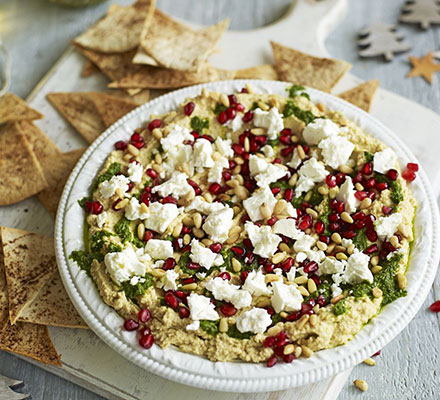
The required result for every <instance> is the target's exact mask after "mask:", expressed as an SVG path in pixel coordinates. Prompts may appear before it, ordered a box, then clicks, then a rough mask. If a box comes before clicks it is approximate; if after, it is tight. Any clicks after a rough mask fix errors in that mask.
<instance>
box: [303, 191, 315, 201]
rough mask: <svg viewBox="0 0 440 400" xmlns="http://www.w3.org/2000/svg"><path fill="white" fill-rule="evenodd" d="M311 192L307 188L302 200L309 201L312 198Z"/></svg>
mask: <svg viewBox="0 0 440 400" xmlns="http://www.w3.org/2000/svg"><path fill="white" fill-rule="evenodd" d="M312 194H313V192H312V191H311V190H309V191H308V192H307V193H306V195H305V196H304V201H309V200H310V199H311V198H312Z"/></svg>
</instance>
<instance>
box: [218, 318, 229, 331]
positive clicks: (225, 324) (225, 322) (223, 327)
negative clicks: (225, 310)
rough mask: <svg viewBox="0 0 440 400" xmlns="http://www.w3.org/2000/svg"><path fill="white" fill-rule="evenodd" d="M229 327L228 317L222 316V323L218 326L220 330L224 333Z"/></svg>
mask: <svg viewBox="0 0 440 400" xmlns="http://www.w3.org/2000/svg"><path fill="white" fill-rule="evenodd" d="M228 329H229V324H228V320H227V319H226V318H221V319H220V324H219V326H218V330H219V331H220V332H222V333H225V332H227V331H228Z"/></svg>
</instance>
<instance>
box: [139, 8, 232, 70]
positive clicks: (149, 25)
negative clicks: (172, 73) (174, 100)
mask: <svg viewBox="0 0 440 400" xmlns="http://www.w3.org/2000/svg"><path fill="white" fill-rule="evenodd" d="M145 24H146V26H145V28H144V29H143V31H142V34H141V37H140V45H141V47H142V48H143V49H144V50H145V52H146V53H147V54H148V55H150V56H151V57H153V58H154V59H155V60H156V61H157V62H158V63H159V65H161V66H162V67H164V68H169V69H176V70H181V71H199V70H200V68H202V67H203V64H204V63H205V61H206V59H207V58H208V56H209V55H210V54H211V53H212V52H213V51H214V49H215V46H216V45H217V43H218V41H219V40H220V38H221V37H222V35H223V33H224V31H225V30H226V29H227V28H228V26H229V19H225V20H223V21H220V22H219V23H217V24H216V25H212V26H209V27H207V28H203V29H200V30H198V31H194V30H192V29H191V28H190V27H188V26H186V25H184V24H181V23H179V22H177V21H175V20H174V19H172V18H170V17H169V16H168V15H166V14H164V13H163V12H161V11H159V10H156V11H155V13H154V16H153V19H152V20H148V19H146V21H145Z"/></svg>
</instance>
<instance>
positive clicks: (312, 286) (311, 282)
mask: <svg viewBox="0 0 440 400" xmlns="http://www.w3.org/2000/svg"><path fill="white" fill-rule="evenodd" d="M307 289H308V290H309V293H310V294H312V293H315V292H316V283H315V281H314V280H313V279H309V280H308V281H307Z"/></svg>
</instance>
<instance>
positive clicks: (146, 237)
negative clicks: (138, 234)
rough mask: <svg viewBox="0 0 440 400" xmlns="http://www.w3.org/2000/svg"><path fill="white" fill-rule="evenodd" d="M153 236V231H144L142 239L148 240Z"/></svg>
mask: <svg viewBox="0 0 440 400" xmlns="http://www.w3.org/2000/svg"><path fill="white" fill-rule="evenodd" d="M153 236H154V234H153V232H151V231H145V233H144V238H143V241H144V242H148V241H149V240H150V239H153Z"/></svg>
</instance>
